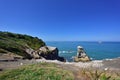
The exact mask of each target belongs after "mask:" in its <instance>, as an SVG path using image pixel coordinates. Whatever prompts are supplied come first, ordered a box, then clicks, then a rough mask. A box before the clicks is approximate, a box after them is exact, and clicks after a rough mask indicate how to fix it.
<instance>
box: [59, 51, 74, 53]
mask: <svg viewBox="0 0 120 80" xmlns="http://www.w3.org/2000/svg"><path fill="white" fill-rule="evenodd" d="M75 52H76V51H59V53H75Z"/></svg>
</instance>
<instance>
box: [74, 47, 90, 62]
mask: <svg viewBox="0 0 120 80" xmlns="http://www.w3.org/2000/svg"><path fill="white" fill-rule="evenodd" d="M77 49H78V51H77V56H75V57H74V61H75V62H79V61H81V62H87V61H90V58H89V57H88V56H87V55H86V52H85V51H84V49H83V47H81V46H78V47H77Z"/></svg>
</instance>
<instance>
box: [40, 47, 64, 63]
mask: <svg viewBox="0 0 120 80" xmlns="http://www.w3.org/2000/svg"><path fill="white" fill-rule="evenodd" d="M38 53H39V56H41V57H44V58H45V59H48V60H59V61H65V59H64V58H63V57H60V56H59V55H58V48H57V47H51V46H44V47H41V48H40V49H39V52H38Z"/></svg>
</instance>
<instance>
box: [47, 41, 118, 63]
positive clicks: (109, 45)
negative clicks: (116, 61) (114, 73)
mask: <svg viewBox="0 0 120 80" xmlns="http://www.w3.org/2000/svg"><path fill="white" fill-rule="evenodd" d="M46 44H47V45H48V46H55V47H57V48H58V49H59V56H62V57H65V58H66V59H67V60H68V61H72V60H73V59H72V57H73V56H75V55H76V54H77V46H82V47H83V48H84V50H85V51H86V53H87V55H88V56H89V57H90V58H92V59H93V60H103V59H112V58H117V57H120V42H102V43H99V42H80V41H47V42H46Z"/></svg>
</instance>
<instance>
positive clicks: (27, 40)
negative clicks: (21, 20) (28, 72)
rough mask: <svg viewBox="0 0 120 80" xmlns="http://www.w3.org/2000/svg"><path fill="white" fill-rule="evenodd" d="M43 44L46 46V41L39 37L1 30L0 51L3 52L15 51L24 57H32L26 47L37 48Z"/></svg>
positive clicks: (14, 52)
mask: <svg viewBox="0 0 120 80" xmlns="http://www.w3.org/2000/svg"><path fill="white" fill-rule="evenodd" d="M42 46H45V43H44V42H43V41H42V40H41V39H39V38H37V37H32V36H29V35H23V34H16V33H11V32H0V53H2V54H3V53H5V54H6V53H13V54H15V55H16V54H17V55H20V56H22V57H23V58H31V55H30V54H28V53H27V52H26V49H30V48H31V49H33V50H37V49H39V48H40V47H42Z"/></svg>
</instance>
